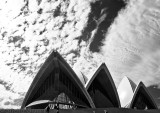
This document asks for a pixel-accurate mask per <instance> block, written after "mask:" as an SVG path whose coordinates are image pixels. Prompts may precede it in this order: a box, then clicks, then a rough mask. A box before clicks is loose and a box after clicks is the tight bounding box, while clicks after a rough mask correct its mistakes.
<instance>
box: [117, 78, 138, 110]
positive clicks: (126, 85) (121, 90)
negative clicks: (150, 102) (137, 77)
mask: <svg viewBox="0 0 160 113" xmlns="http://www.w3.org/2000/svg"><path fill="white" fill-rule="evenodd" d="M136 87H137V85H136V84H135V83H134V82H133V81H132V80H131V79H130V78H128V77H127V76H124V77H123V78H122V80H121V82H120V83H119V86H118V88H117V91H118V95H119V99H120V102H121V107H125V106H126V105H127V104H129V103H130V101H131V100H132V98H133V95H134V91H135V88H136Z"/></svg>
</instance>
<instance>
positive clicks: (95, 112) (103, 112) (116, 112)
mask: <svg viewBox="0 0 160 113" xmlns="http://www.w3.org/2000/svg"><path fill="white" fill-rule="evenodd" d="M0 113H160V110H134V109H128V108H106V109H101V108H98V109H80V110H62V109H61V110H59V111H57V110H55V109H51V110H49V111H47V110H44V109H43V110H40V109H38V110H37V109H27V110H24V109H23V110H22V109H19V110H9V109H8V110H7V109H6V110H0Z"/></svg>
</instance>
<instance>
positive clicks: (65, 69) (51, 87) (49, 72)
mask: <svg viewBox="0 0 160 113" xmlns="http://www.w3.org/2000/svg"><path fill="white" fill-rule="evenodd" d="M68 84H69V85H68ZM70 87H71V88H70ZM61 92H65V93H67V94H68V96H69V97H70V98H72V100H73V101H74V102H75V103H76V104H79V105H80V104H81V105H84V106H86V107H92V108H94V107H95V106H94V103H93V101H92V99H91V97H90V96H89V94H88V93H87V90H86V89H85V88H84V86H83V84H82V83H81V81H80V80H79V78H78V76H77V75H76V73H75V72H74V71H73V70H72V68H71V67H70V66H69V64H68V63H67V62H66V61H65V60H64V59H63V57H62V56H61V55H60V54H59V53H58V52H57V51H54V50H53V51H52V52H51V54H50V55H49V57H48V58H47V59H46V61H45V62H44V64H43V65H42V67H41V68H40V70H39V71H38V73H37V74H36V76H35V78H34V80H33V82H32V84H31V86H30V88H29V90H28V92H27V94H26V96H25V99H24V101H23V103H22V106H21V108H25V107H26V106H27V105H28V104H30V103H32V102H34V101H37V100H46V99H47V100H48V99H49V100H52V99H54V98H55V97H56V96H57V95H58V94H59V93H61ZM70 92H72V93H70ZM74 93H76V94H74ZM79 96H80V97H81V98H80V97H79ZM77 98H78V99H77Z"/></svg>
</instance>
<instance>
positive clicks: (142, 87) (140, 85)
mask: <svg viewBox="0 0 160 113" xmlns="http://www.w3.org/2000/svg"><path fill="white" fill-rule="evenodd" d="M141 89H144V91H145V92H144V93H145V94H146V95H145V96H147V97H148V98H147V99H148V101H150V103H151V104H152V106H153V107H154V109H158V107H157V104H156V102H155V101H154V98H153V97H152V96H151V94H150V93H149V91H148V90H147V88H146V86H145V85H144V84H143V82H142V81H141V82H140V83H139V84H138V86H137V87H136V89H135V91H134V95H133V98H132V100H131V103H130V104H129V105H128V106H127V107H128V108H133V103H134V101H135V98H136V96H137V94H138V93H139V91H140V90H141Z"/></svg>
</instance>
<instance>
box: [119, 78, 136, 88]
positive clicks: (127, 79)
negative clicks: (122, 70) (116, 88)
mask: <svg viewBox="0 0 160 113" xmlns="http://www.w3.org/2000/svg"><path fill="white" fill-rule="evenodd" d="M123 80H124V81H129V83H130V85H131V87H132V90H133V91H134V90H135V89H136V87H137V85H136V84H135V83H134V82H133V81H132V80H131V79H130V78H129V77H127V76H124V77H123V79H122V81H121V82H123Z"/></svg>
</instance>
